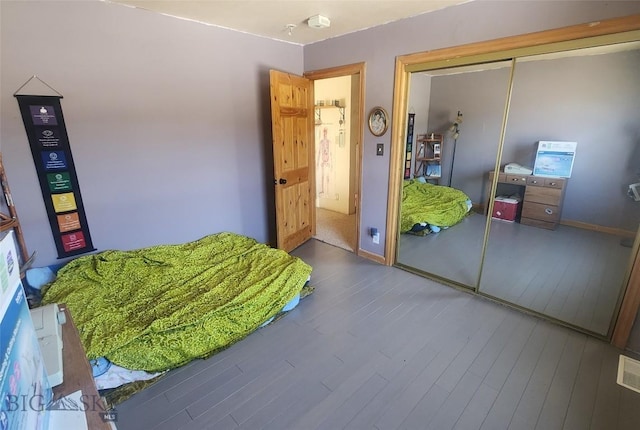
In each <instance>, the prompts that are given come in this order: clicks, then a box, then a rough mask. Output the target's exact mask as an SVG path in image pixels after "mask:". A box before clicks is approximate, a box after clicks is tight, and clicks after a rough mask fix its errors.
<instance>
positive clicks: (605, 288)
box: [398, 214, 640, 428]
mask: <svg viewBox="0 0 640 430" xmlns="http://www.w3.org/2000/svg"><path fill="white" fill-rule="evenodd" d="M485 223H486V217H485V216H483V215H479V214H473V215H472V216H469V217H467V218H465V219H464V220H463V222H462V223H460V224H458V225H455V226H453V227H451V228H449V229H448V230H444V231H442V232H440V233H438V234H431V235H428V236H426V237H419V236H412V235H407V234H403V235H401V239H400V247H399V258H398V260H399V261H400V262H401V263H403V264H405V265H408V266H411V267H415V268H418V269H420V270H424V271H425V272H430V273H435V274H437V275H440V276H442V277H443V278H448V279H451V280H454V281H457V282H459V283H461V284H465V285H469V286H475V285H476V284H477V281H478V274H479V270H480V256H481V254H482V238H483V235H484V228H485ZM620 243H621V239H620V237H617V236H614V235H610V234H606V233H602V232H596V231H589V230H584V229H579V228H575V227H569V226H564V225H560V226H558V228H557V229H556V230H545V229H541V228H536V227H531V226H527V225H522V224H519V223H506V222H503V221H493V222H492V223H491V233H490V235H489V241H488V246H487V253H486V257H485V261H484V264H483V271H482V278H481V282H480V286H479V289H480V291H481V292H483V293H485V294H488V295H490V296H492V297H496V298H499V299H501V300H505V301H507V302H509V303H513V304H516V305H518V306H522V307H524V308H527V309H530V310H532V311H535V312H539V313H541V314H544V315H548V316H550V317H553V318H556V319H559V320H561V321H564V322H567V323H569V324H572V325H574V326H577V327H581V328H583V329H585V330H589V331H591V332H594V333H597V334H601V335H606V334H607V332H608V329H609V326H610V324H611V320H612V317H613V315H614V312H615V307H616V303H617V300H618V298H619V296H620V292H621V291H622V287H623V281H624V275H625V273H626V270H627V268H628V267H629V264H630V256H631V248H628V247H624V246H621V244H620ZM639 428H640V426H639Z"/></svg>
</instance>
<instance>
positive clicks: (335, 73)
mask: <svg viewBox="0 0 640 430" xmlns="http://www.w3.org/2000/svg"><path fill="white" fill-rule="evenodd" d="M365 69H366V64H365V63H354V64H347V65H344V66H337V67H331V68H328V69H320V70H312V71H309V72H305V73H304V74H303V76H304V77H305V78H307V79H309V80H311V81H315V80H317V79H327V78H339V77H342V76H351V75H357V74H359V75H360V79H359V81H360V82H359V86H360V88H358V98H359V99H360V106H359V112H358V115H359V119H358V126H357V127H356V129H357V136H352V138H354V139H355V142H356V145H357V147H356V156H357V157H358V159H357V161H356V171H355V175H356V180H355V183H356V190H355V191H356V195H357V196H358V197H357V201H356V243H355V247H354V250H353V252H354V254H356V255H363V256H364V257H367V254H363V250H362V249H360V218H361V213H360V208H361V207H362V182H361V181H362V136H363V127H364V121H363V118H364V89H365ZM315 156H316V155H315V151H314V160H313V162H314V166H315ZM314 205H315V203H314ZM314 213H315V210H314ZM312 231H313V234H315V232H316V217H315V216H314V218H313V227H312Z"/></svg>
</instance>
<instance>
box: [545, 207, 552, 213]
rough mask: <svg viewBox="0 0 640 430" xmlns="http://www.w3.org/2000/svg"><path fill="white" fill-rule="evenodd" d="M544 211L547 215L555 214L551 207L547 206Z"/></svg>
mask: <svg viewBox="0 0 640 430" xmlns="http://www.w3.org/2000/svg"><path fill="white" fill-rule="evenodd" d="M544 213H546V214H547V215H553V209H551V208H545V209H544Z"/></svg>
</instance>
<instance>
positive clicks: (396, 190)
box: [384, 15, 640, 348]
mask: <svg viewBox="0 0 640 430" xmlns="http://www.w3.org/2000/svg"><path fill="white" fill-rule="evenodd" d="M587 39H589V40H587ZM631 40H640V15H630V16H626V17H622V18H614V19H608V20H603V21H595V22H589V23H584V24H579V25H574V26H569V27H564V28H558V29H553V30H545V31H540V32H536V33H529V34H523V35H516V36H511V37H505V38H501V39H495V40H489V41H483V42H477V43H471V44H467V45H461V46H455V47H449V48H443V49H437V50H433V51H426V52H419V53H415V54H409V55H402V56H398V57H396V65H395V84H394V90H393V112H392V113H393V115H392V127H391V130H392V134H391V154H390V157H391V160H390V168H389V189H388V202H389V203H388V206H387V231H386V236H385V238H386V241H385V254H384V255H385V257H384V260H385V264H387V265H392V264H394V263H395V260H396V252H397V240H398V235H399V232H398V227H399V225H398V214H399V209H400V201H401V191H402V179H401V178H402V173H403V172H404V170H403V167H404V164H403V163H404V161H403V160H404V155H405V154H404V147H405V145H404V142H405V134H406V131H405V130H404V128H405V118H406V115H407V102H408V94H409V83H410V79H409V77H410V73H411V72H415V71H420V70H423V69H426V68H427V67H426V63H429V65H430V67H429V68H434V67H436V66H437V67H438V68H447V67H454V66H457V65H461V64H468V63H470V62H476V63H480V62H487V61H494V60H497V59H507V58H514V57H519V56H523V55H533V54H536V53H542V52H550V51H565V50H567V49H573V48H579V47H584V46H586V44H587V43H588V44H589V46H592V45H598V44H600V45H606V44H610V43H619V42H623V41H631ZM636 242H638V240H636ZM637 249H638V245H637V243H636V246H635V247H634V251H635V252H636V253H635V254H634V257H633V266H632V267H631V269H630V271H631V273H630V274H629V273H628V274H627V275H626V278H625V279H626V280H627V282H626V288H625V291H624V294H623V298H622V300H621V304H620V307H619V311H618V315H617V318H616V321H615V323H614V325H613V330H612V332H611V333H609V335H608V336H607V338H608V339H609V340H610V341H611V342H612V343H613V344H614V345H615V346H617V347H618V348H624V347H625V346H626V344H627V342H628V339H629V335H630V333H631V328H632V326H633V323H634V321H635V318H636V315H637V313H638V309H639V308H640V253H638V252H637ZM610 331H611V330H610Z"/></svg>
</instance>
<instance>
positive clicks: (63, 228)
mask: <svg viewBox="0 0 640 430" xmlns="http://www.w3.org/2000/svg"><path fill="white" fill-rule="evenodd" d="M58 227H59V228H60V232H61V233H64V232H67V231H73V230H79V229H80V218H79V217H78V213H77V212H73V213H70V214H64V215H58Z"/></svg>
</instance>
